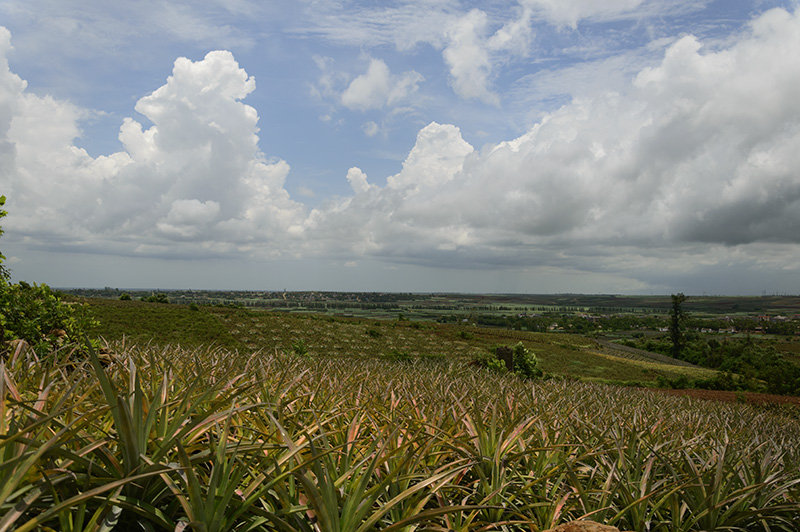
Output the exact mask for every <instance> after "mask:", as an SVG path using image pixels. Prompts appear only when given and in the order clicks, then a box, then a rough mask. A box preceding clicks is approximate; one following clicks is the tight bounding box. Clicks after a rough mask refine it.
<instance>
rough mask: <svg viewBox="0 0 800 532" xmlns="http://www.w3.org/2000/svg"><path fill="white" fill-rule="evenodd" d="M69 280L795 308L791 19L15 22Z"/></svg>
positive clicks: (36, 217)
mask: <svg viewBox="0 0 800 532" xmlns="http://www.w3.org/2000/svg"><path fill="white" fill-rule="evenodd" d="M0 27H2V29H0V193H2V194H5V195H6V196H7V197H8V203H7V210H8V211H9V216H8V218H6V219H5V220H4V229H5V230H6V234H5V235H4V236H3V239H2V241H0V245H1V246H2V247H0V249H2V250H3V252H4V254H5V255H6V257H7V258H8V259H7V261H8V266H9V267H10V268H11V270H12V273H13V275H14V277H15V278H18V279H26V280H29V281H42V282H47V283H49V284H52V285H56V286H64V287H67V286H118V287H129V288H132V287H161V288H170V287H173V288H265V289H282V288H287V289H326V290H396V291H469V292H613V293H666V292H674V291H679V290H680V291H685V292H688V293H702V292H706V293H726V294H761V293H763V292H768V293H773V292H779V293H787V292H791V293H796V292H797V289H798V288H797V287H798V286H800V282H799V281H800V269H798V268H799V266H798V261H797V258H798V257H800V246H799V245H798V243H799V242H800V176H798V174H797V170H796V169H797V168H800V164H798V163H800V157H799V156H798V153H797V152H798V150H797V149H796V147H797V146H798V145H800V102H798V98H797V97H796V92H797V90H796V88H797V87H798V86H800V62H798V61H797V60H796V58H797V56H798V55H800V12H798V6H797V2H795V1H759V0H750V1H744V0H727V1H688V0H671V1H648V0H609V1H606V2H602V3H599V2H593V1H589V0H514V1H499V0H497V1H489V2H467V1H457V0H407V1H404V2H358V1H346V0H345V1H342V2H327V1H315V0H301V1H296V2H269V1H258V2H256V1H250V0H238V1H227V2H213V1H212V2H203V3H199V2H171V1H149V0H142V1H139V2H135V3H108V2H101V1H83V2H72V1H54V0H53V1H45V0H27V1H25V2H22V1H15V0H7V1H5V2H3V3H2V4H0Z"/></svg>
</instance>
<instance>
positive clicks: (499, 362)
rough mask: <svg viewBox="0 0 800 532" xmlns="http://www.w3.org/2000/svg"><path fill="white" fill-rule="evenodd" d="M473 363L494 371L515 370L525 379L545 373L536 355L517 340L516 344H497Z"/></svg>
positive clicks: (514, 371) (515, 372)
mask: <svg viewBox="0 0 800 532" xmlns="http://www.w3.org/2000/svg"><path fill="white" fill-rule="evenodd" d="M473 364H474V365H477V366H479V367H483V368H486V369H490V370H492V371H498V372H506V371H509V372H513V373H514V374H516V375H517V376H519V377H521V378H523V379H536V378H539V377H541V376H542V375H543V374H544V373H543V372H542V370H541V369H540V368H539V360H538V359H537V358H536V355H535V354H534V353H533V351H531V350H529V349H527V348H526V347H525V344H523V343H522V342H517V344H516V345H514V346H508V345H501V346H496V347H494V348H493V349H491V350H490V351H489V352H488V353H485V354H482V355H481V356H478V357H476V358H475V359H474V360H473Z"/></svg>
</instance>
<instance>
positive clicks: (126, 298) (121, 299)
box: [119, 292, 133, 301]
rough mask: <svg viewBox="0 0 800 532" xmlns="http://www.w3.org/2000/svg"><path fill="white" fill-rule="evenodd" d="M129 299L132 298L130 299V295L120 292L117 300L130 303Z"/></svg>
mask: <svg viewBox="0 0 800 532" xmlns="http://www.w3.org/2000/svg"><path fill="white" fill-rule="evenodd" d="M131 299H133V298H132V297H131V295H130V294H129V293H128V292H122V293H121V294H120V295H119V300H120V301H130V300H131Z"/></svg>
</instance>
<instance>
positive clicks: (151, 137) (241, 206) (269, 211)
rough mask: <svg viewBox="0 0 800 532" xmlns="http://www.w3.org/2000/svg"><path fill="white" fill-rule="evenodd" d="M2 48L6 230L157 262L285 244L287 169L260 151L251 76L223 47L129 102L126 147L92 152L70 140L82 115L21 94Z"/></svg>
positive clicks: (1, 165) (294, 207)
mask: <svg viewBox="0 0 800 532" xmlns="http://www.w3.org/2000/svg"><path fill="white" fill-rule="evenodd" d="M8 49H9V34H8V31H7V30H5V29H2V30H0V57H2V63H0V69H1V70H0V135H1V136H0V171H2V173H3V175H4V181H5V184H4V188H5V193H6V195H7V196H8V197H9V206H10V207H11V209H10V216H9V219H8V220H9V224H10V225H11V224H13V226H14V229H15V234H17V235H39V238H41V239H42V241H43V242H47V244H45V245H46V246H64V247H74V248H77V249H85V250H92V249H94V250H99V249H102V250H105V251H107V252H112V253H113V252H118V253H132V252H141V253H145V254H155V255H159V254H163V255H181V254H193V253H204V254H208V253H224V252H248V253H249V252H252V250H253V247H252V246H253V244H254V243H259V244H261V245H266V244H268V243H278V242H280V243H281V244H282V245H280V246H275V247H273V248H271V249H272V250H274V249H282V248H284V247H285V246H289V245H290V244H289V242H290V241H291V240H292V235H293V234H297V232H298V230H299V228H300V227H301V225H302V221H303V218H304V208H303V206H302V205H300V204H298V203H296V202H294V201H293V200H292V199H291V198H290V197H289V195H288V193H287V192H286V190H285V188H284V181H285V179H286V176H287V174H288V172H289V165H288V164H287V163H286V162H284V161H281V160H271V159H268V158H267V157H266V156H265V155H264V154H263V153H262V152H261V151H260V150H259V148H258V145H257V143H258V124H257V123H258V114H257V113H256V111H255V109H253V108H252V107H250V106H248V105H246V104H244V103H242V101H241V100H242V99H243V98H245V97H246V96H247V95H248V94H250V93H251V92H252V91H253V90H254V89H255V80H254V79H253V78H252V77H250V76H248V75H247V73H246V72H245V71H244V70H243V69H242V68H241V67H239V65H238V64H237V62H236V61H235V59H234V58H233V55H232V54H231V53H230V52H226V51H216V52H210V53H208V54H207V55H206V56H205V58H203V59H202V60H200V61H191V60H189V59H186V58H179V59H177V60H176V61H175V65H174V68H173V71H172V75H171V76H169V78H168V79H167V81H166V83H165V84H164V85H163V86H161V87H160V88H158V89H157V90H155V91H153V92H152V93H151V94H149V95H147V96H145V97H143V98H141V99H140V100H139V101H138V102H137V103H136V110H137V111H138V112H139V113H140V114H141V115H142V116H144V118H146V119H147V121H148V122H149V124H150V125H149V127H144V126H143V125H142V123H140V122H139V121H138V120H136V119H133V118H126V119H125V120H124V122H123V124H122V125H121V127H120V133H119V139H120V141H121V142H122V144H123V147H124V149H123V150H122V151H120V152H117V153H113V154H111V155H108V156H100V157H91V156H89V155H88V154H87V153H86V152H85V151H84V150H82V149H80V148H77V147H76V146H75V144H74V141H75V139H76V137H78V136H79V135H80V128H79V122H80V120H81V119H82V117H83V114H82V112H81V110H80V109H77V108H76V107H74V106H73V105H71V104H69V103H66V102H62V101H58V100H55V99H53V98H51V97H48V96H44V97H42V96H37V95H35V94H32V93H29V92H28V91H27V88H26V84H25V82H23V81H22V80H20V79H19V77H18V76H16V75H15V74H14V73H12V72H11V71H10V70H9V67H8V63H7V61H6V59H5V58H6V54H7V51H8ZM174 242H180V245H175V243H174ZM284 245H285V246H284ZM270 252H271V253H272V251H270Z"/></svg>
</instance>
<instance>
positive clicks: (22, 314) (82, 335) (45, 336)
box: [0, 196, 93, 355]
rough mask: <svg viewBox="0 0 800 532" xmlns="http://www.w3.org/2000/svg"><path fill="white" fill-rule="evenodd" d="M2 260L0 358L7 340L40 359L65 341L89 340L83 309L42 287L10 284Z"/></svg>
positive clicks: (0, 259)
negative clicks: (24, 345) (25, 345)
mask: <svg viewBox="0 0 800 532" xmlns="http://www.w3.org/2000/svg"><path fill="white" fill-rule="evenodd" d="M5 202H6V197H5V196H0V207H2V206H3V205H5ZM4 216H6V211H5V210H2V209H0V218H3V217H4ZM2 234H3V230H2V228H0V236H2ZM4 259H5V257H4V256H3V255H2V254H0V354H2V352H3V351H6V350H8V349H9V348H10V344H7V343H6V344H4V343H3V342H9V341H11V340H21V341H24V342H27V343H28V344H30V345H31V346H33V348H34V349H35V350H36V351H37V352H39V353H40V354H43V355H44V354H46V353H47V352H48V351H49V350H50V348H51V347H52V346H53V345H56V344H60V343H63V342H65V341H69V340H73V341H77V342H79V343H83V342H87V341H88V340H89V338H88V336H87V329H88V328H89V327H90V326H92V325H93V322H92V320H91V319H90V318H89V317H88V315H87V313H86V308H85V306H84V305H81V304H70V303H65V302H64V301H62V298H61V294H59V293H58V292H55V291H53V290H51V289H50V287H48V286H47V285H45V284H42V285H36V284H33V285H31V284H28V283H26V282H24V281H20V282H19V283H11V282H10V280H9V272H8V270H7V269H6V268H5V267H4V266H3V260H4Z"/></svg>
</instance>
